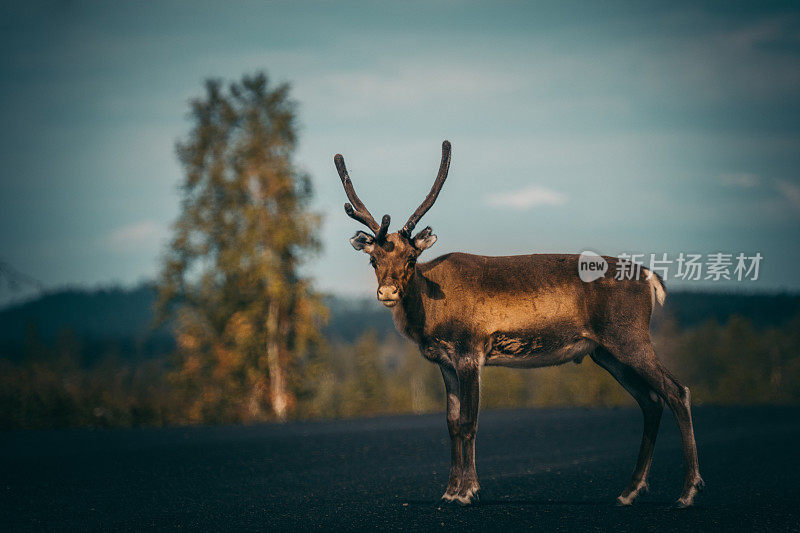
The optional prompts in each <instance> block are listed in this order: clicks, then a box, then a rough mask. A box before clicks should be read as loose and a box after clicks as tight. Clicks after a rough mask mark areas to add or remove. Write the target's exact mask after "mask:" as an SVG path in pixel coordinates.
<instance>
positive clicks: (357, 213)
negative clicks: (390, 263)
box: [333, 154, 391, 242]
mask: <svg viewBox="0 0 800 533" xmlns="http://www.w3.org/2000/svg"><path fill="white" fill-rule="evenodd" d="M333 163H334V164H335V165H336V170H337V171H338V172H339V177H340V178H341V179H342V185H343V186H344V192H345V194H347V199H348V200H350V203H346V204H344V212H345V213H347V216H349V217H350V218H352V219H353V220H358V221H359V222H361V223H362V224H364V225H365V226H367V227H368V228H369V229H371V230H372V231H373V233H375V238H376V240H377V241H378V242H382V241H383V240H384V239H385V238H386V232H387V231H388V230H389V222H390V220H391V218H390V217H389V215H383V219H382V220H381V223H380V225H378V223H377V222H375V219H374V218H372V215H371V214H370V212H369V210H368V209H367V208H366V206H365V205H364V203H363V202H362V201H361V200H360V199H359V198H358V195H357V194H356V191H355V189H353V182H352V181H350V176H349V175H348V174H347V167H346V166H345V164H344V157H342V154H336V155H335V156H334V157H333Z"/></svg>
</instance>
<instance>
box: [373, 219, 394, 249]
mask: <svg viewBox="0 0 800 533" xmlns="http://www.w3.org/2000/svg"><path fill="white" fill-rule="evenodd" d="M391 219H392V217H390V216H389V215H383V219H381V229H379V230H378V233H376V234H375V240H376V241H378V243H382V242H383V241H384V240H385V239H386V232H387V231H389V221H390V220H391Z"/></svg>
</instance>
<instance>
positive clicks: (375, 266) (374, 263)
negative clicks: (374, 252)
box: [369, 257, 378, 268]
mask: <svg viewBox="0 0 800 533" xmlns="http://www.w3.org/2000/svg"><path fill="white" fill-rule="evenodd" d="M369 264H370V265H372V268H378V263H376V262H375V258H374V257H370V258H369Z"/></svg>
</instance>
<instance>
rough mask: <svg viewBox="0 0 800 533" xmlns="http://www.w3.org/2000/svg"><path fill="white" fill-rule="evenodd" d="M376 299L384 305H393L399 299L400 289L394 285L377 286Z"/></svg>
mask: <svg viewBox="0 0 800 533" xmlns="http://www.w3.org/2000/svg"><path fill="white" fill-rule="evenodd" d="M378 301H379V302H380V303H382V304H383V305H385V306H386V307H394V306H395V305H397V302H399V301H400V290H399V289H398V288H397V286H395V285H381V286H380V287H378Z"/></svg>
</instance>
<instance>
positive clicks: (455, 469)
mask: <svg viewBox="0 0 800 533" xmlns="http://www.w3.org/2000/svg"><path fill="white" fill-rule="evenodd" d="M439 369H440V370H441V371H442V378H444V388H445V393H446V394H447V431H448V433H450V478H449V480H448V482H447V489H446V490H445V492H444V494H443V495H442V499H443V500H446V501H448V502H451V501H453V500H454V499H455V497H456V494H457V493H458V486H459V484H460V483H461V468H462V463H463V457H464V456H463V443H462V441H461V433H460V428H459V417H460V416H461V400H460V398H459V392H458V376H457V375H456V371H455V369H454V368H453V367H451V366H447V365H445V364H440V365H439Z"/></svg>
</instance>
